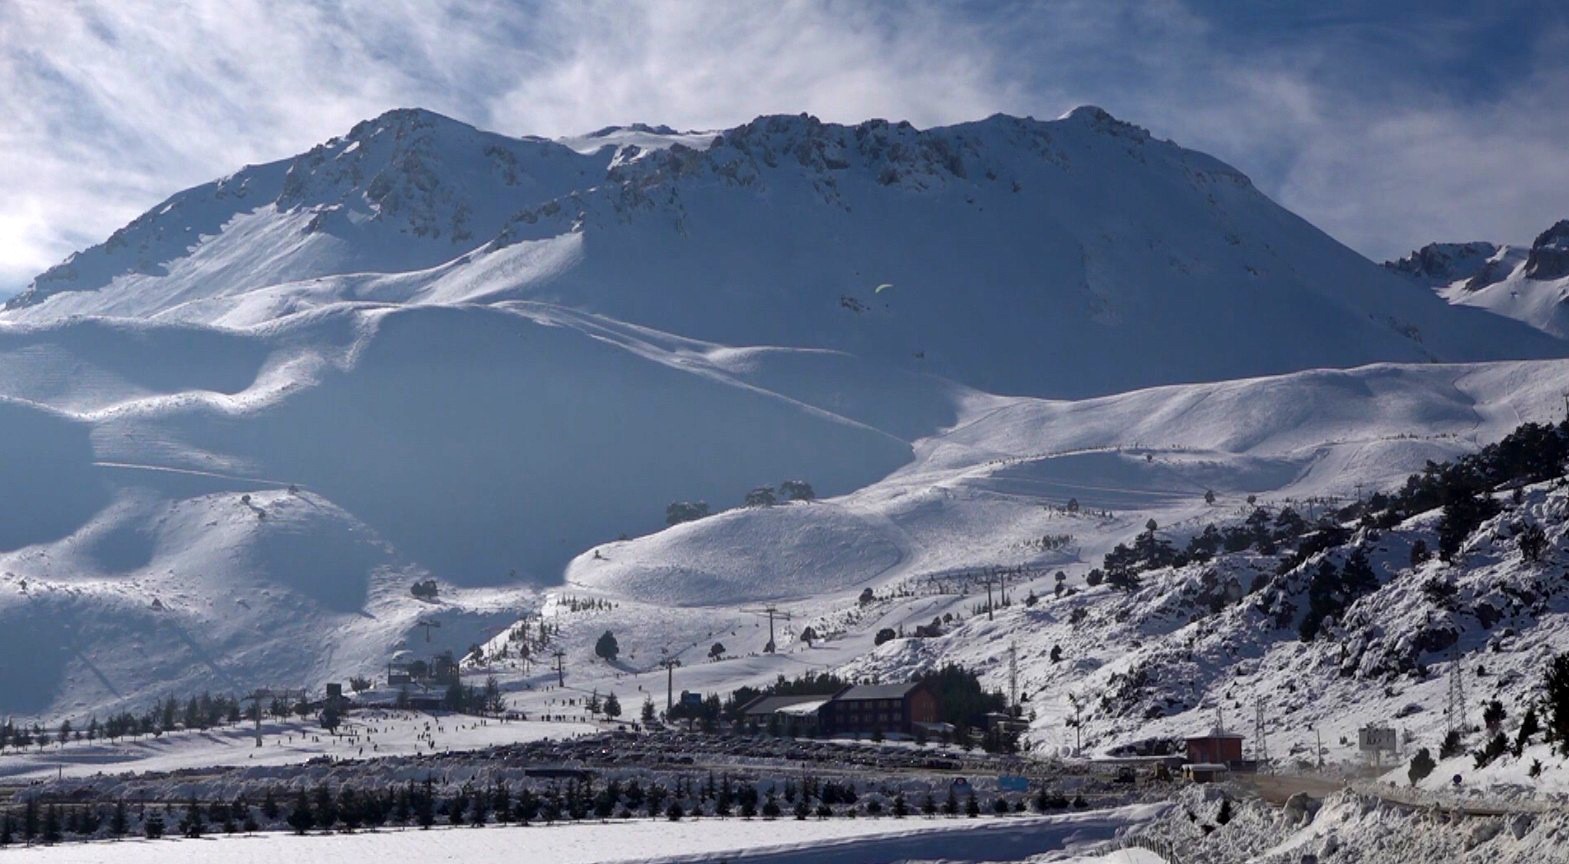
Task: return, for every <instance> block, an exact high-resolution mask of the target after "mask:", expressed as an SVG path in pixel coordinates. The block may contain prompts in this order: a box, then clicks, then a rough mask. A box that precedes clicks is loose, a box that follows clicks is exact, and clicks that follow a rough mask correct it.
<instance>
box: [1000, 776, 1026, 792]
mask: <svg viewBox="0 0 1569 864" xmlns="http://www.w3.org/2000/svg"><path fill="white" fill-rule="evenodd" d="M997 791H998V792H1028V791H1030V778H1028V777H1019V776H1017V775H1013V774H1002V775H1000V776H998V778H997Z"/></svg>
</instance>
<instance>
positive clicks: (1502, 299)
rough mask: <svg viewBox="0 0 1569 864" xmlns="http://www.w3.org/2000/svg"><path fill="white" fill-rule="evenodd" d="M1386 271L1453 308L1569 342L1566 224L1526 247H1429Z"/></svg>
mask: <svg viewBox="0 0 1569 864" xmlns="http://www.w3.org/2000/svg"><path fill="white" fill-rule="evenodd" d="M1384 266H1385V267H1386V268H1388V269H1390V270H1392V271H1394V272H1396V273H1399V274H1401V275H1403V276H1405V277H1406V278H1408V279H1411V280H1413V281H1415V282H1416V283H1417V284H1420V285H1425V286H1427V287H1429V288H1431V289H1433V290H1434V291H1436V292H1438V294H1439V296H1441V297H1443V298H1444V299H1445V300H1448V301H1449V302H1450V303H1453V304H1455V305H1457V306H1468V307H1474V308H1477V309H1486V310H1488V311H1490V312H1493V313H1495V314H1498V315H1501V316H1504V317H1506V318H1513V319H1515V320H1517V321H1522V322H1524V323H1526V324H1530V325H1531V326H1532V327H1535V328H1537V329H1538V330H1541V331H1543V332H1544V333H1548V334H1550V335H1553V336H1557V337H1558V338H1560V339H1569V221H1563V222H1559V223H1557V224H1555V225H1554V226H1553V227H1551V228H1549V229H1547V230H1546V231H1543V232H1542V233H1541V234H1540V235H1538V236H1537V238H1536V241H1535V242H1533V243H1532V244H1531V245H1530V246H1529V247H1525V246H1506V245H1498V244H1495V243H1480V242H1478V243H1432V244H1429V245H1427V246H1424V247H1422V248H1421V249H1418V250H1416V251H1415V252H1412V253H1411V254H1410V255H1408V256H1406V257H1405V258H1401V259H1400V260H1398V261H1390V262H1386V263H1385V264H1384Z"/></svg>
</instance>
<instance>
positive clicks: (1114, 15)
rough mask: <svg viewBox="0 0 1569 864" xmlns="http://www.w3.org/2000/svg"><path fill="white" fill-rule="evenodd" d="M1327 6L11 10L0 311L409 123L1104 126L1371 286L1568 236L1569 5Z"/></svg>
mask: <svg viewBox="0 0 1569 864" xmlns="http://www.w3.org/2000/svg"><path fill="white" fill-rule="evenodd" d="M1467 6H1473V7H1476V8H1472V9H1467V8H1466V7H1467ZM1331 7H1336V4H1334V3H1332V2H1327V0H1320V2H1287V0H1275V2H1269V3H1253V4H1239V3H1235V2H1221V0H1187V2H1181V0H1147V2H1131V3H1122V2H1118V0H1085V2H1078V0H1066V2H1010V0H998V2H957V0H953V2H912V3H904V2H895V0H890V2H875V3H874V2H868V0H852V2H844V3H837V2H827V0H825V2H810V0H803V2H781V3H764V2H761V0H723V2H706V0H683V2H650V3H632V2H631V0H622V2H604V3H595V2H590V0H538V2H508V0H340V2H329V0H186V2H175V0H0V193H3V194H0V293H10V292H12V291H15V290H17V289H18V288H20V287H22V286H23V285H25V284H26V282H27V281H28V280H29V279H30V278H31V277H32V276H33V275H34V274H36V273H37V272H38V271H40V270H42V269H44V268H45V267H47V266H49V265H50V264H52V263H54V262H56V261H58V260H59V259H61V258H62V257H64V256H65V255H66V254H68V253H69V252H71V251H72V250H73V249H76V248H79V247H82V246H85V245H90V244H92V243H95V242H98V241H100V240H102V239H103V238H104V237H105V236H106V235H107V234H108V233H109V232H110V231H112V230H113V229H114V228H116V227H118V226H120V225H122V224H124V223H125V222H127V221H129V220H130V219H131V218H133V217H134V216H136V215H137V214H138V213H140V212H142V211H143V210H145V209H147V208H149V207H151V206H152V205H153V204H156V203H157V202H158V201H160V200H162V199H163V198H164V197H166V196H168V195H169V194H171V193H173V192H176V191H178V190H179V189H182V188H185V187H187V186H190V185H194V184H196V183H200V182H204V181H207V180H210V179H213V178H215V177H218V176H221V175H224V174H227V173H230V172H232V171H233V170H234V169H236V168H238V167H239V166H241V165H243V164H246V163H251V162H259V161H266V160H271V159H277V158H283V157H286V156H290V155H293V154H295V153H297V152H300V151H302V150H305V149H307V148H309V147H310V146H311V145H312V144H314V143H316V142H319V141H322V140H325V139H327V138H330V137H332V136H334V135H337V134H341V133H343V132H345V131H347V130H348V128H349V127H350V126H352V125H353V124H354V122H355V121H357V120H360V119H364V118H366V117H370V116H374V115H375V114H378V113H380V112H381V111H383V110H386V109H388V108H391V107H398V106H415V105H418V106H423V107H426V108H431V109H433V110H436V111H440V112H442V113H445V114H449V115H451V116H454V117H457V118H459V119H462V120H465V121H468V122H470V123H473V124H475V125H478V126H481V127H484V128H488V129H493V130H496V131H500V132H506V133H512V134H540V135H562V134H568V133H574V132H582V131H587V130H590V129H594V128H597V127H600V126H605V125H609V124H613V123H626V122H632V121H644V122H649V123H667V124H670V125H672V126H677V127H682V128H717V127H723V126H727V125H733V124H736V123H739V122H742V121H745V120H747V119H750V118H751V117H753V116H755V115H758V114H764V113H778V112H789V113H795V112H801V111H807V112H811V113H813V114H816V115H818V116H819V117H822V118H824V119H828V120H837V121H858V120H862V119H866V118H869V117H885V118H889V119H907V120H910V121H912V122H914V123H915V124H917V125H919V126H928V125H935V124H942V123H948V122H954V121H959V120H966V119H973V118H977V117H981V116H984V115H987V114H990V113H993V112H996V111H1005V112H1009V113H1014V114H1028V115H1034V116H1036V117H1054V116H1056V115H1058V114H1060V113H1062V112H1063V111H1064V110H1066V109H1068V108H1070V107H1072V106H1074V105H1078V104H1084V103H1093V104H1097V105H1101V106H1103V107H1105V108H1106V109H1108V110H1110V111H1111V112H1112V113H1113V114H1115V115H1117V116H1118V117H1121V118H1123V119H1125V120H1129V121H1132V122H1136V123H1139V124H1141V125H1144V126H1146V127H1149V128H1150V129H1151V130H1152V131H1153V132H1154V133H1155V134H1157V135H1159V136H1161V137H1169V138H1173V139H1175V140H1177V141H1178V142H1180V143H1182V144H1185V145H1187V146H1190V147H1195V148H1198V149H1201V150H1205V151H1208V152H1210V153H1213V154H1215V155H1217V156H1219V157H1221V158H1223V159H1225V160H1227V161H1228V162H1231V163H1232V164H1234V165H1236V166H1237V167H1239V168H1241V169H1242V170H1244V171H1245V172H1247V173H1248V174H1249V175H1250V176H1252V178H1253V179H1254V181H1255V183H1257V185H1258V186H1259V187H1260V188H1262V189H1264V190H1265V191H1266V192H1268V193H1269V194H1271V195H1273V196H1274V197H1275V198H1276V199H1277V200H1279V201H1281V202H1282V203H1284V204H1285V205H1286V206H1288V207H1291V208H1292V209H1294V210H1296V211H1297V212H1298V213H1300V214H1302V215H1303V216H1305V217H1307V218H1308V219H1309V220H1311V221H1313V222H1314V223H1316V224H1318V225H1319V226H1320V227H1322V228H1324V229H1325V230H1327V231H1329V232H1330V233H1331V234H1333V235H1335V236H1336V237H1338V238H1340V239H1341V240H1343V241H1345V242H1346V243H1348V244H1350V245H1351V246H1353V247H1355V248H1356V249H1358V250H1360V251H1362V252H1363V253H1365V254H1367V255H1369V256H1372V257H1375V258H1384V257H1388V256H1391V255H1396V254H1399V253H1401V252H1403V251H1405V250H1407V249H1409V248H1411V247H1412V246H1414V245H1418V244H1420V243H1423V242H1426V241H1428V240H1430V239H1460V240H1464V239H1478V238H1486V239H1498V240H1505V241H1515V242H1520V241H1524V242H1529V241H1530V239H1531V238H1532V237H1533V236H1534V235H1535V234H1536V233H1537V232H1539V231H1541V230H1542V229H1544V228H1546V227H1547V226H1548V225H1549V224H1551V223H1552V222H1553V221H1555V220H1557V219H1559V218H1565V217H1569V158H1565V157H1566V153H1569V147H1566V142H1569V4H1565V3H1563V2H1561V0H1543V2H1511V0H1492V2H1487V3H1482V2H1475V3H1469V4H1464V3H1448V2H1443V0H1422V2H1419V0H1410V2H1407V0H1368V2H1360V3H1356V2H1353V3H1343V4H1338V7H1337V8H1331ZM1239 8H1240V9H1245V10H1247V11H1242V12H1239V11H1237V10H1238V9H1239Z"/></svg>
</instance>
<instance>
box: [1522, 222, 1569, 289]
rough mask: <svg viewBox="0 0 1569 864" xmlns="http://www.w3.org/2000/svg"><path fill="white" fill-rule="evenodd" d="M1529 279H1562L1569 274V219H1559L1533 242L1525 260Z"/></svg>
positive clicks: (1526, 274) (1526, 273)
mask: <svg viewBox="0 0 1569 864" xmlns="http://www.w3.org/2000/svg"><path fill="white" fill-rule="evenodd" d="M1525 276H1526V278H1527V279H1540V280H1544V281H1545V280H1549V279H1562V278H1564V277H1565V276H1569V219H1562V220H1559V222H1558V223H1557V224H1555V225H1554V226H1553V227H1551V228H1549V229H1547V230H1546V231H1543V232H1542V233H1541V234H1540V235H1539V236H1538V237H1537V238H1536V242H1535V243H1532V244H1531V256H1530V257H1529V258H1527V259H1526V261H1525Z"/></svg>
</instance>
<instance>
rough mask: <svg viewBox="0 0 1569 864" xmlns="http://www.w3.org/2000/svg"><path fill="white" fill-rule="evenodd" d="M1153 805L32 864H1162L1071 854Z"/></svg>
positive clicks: (75, 855)
mask: <svg viewBox="0 0 1569 864" xmlns="http://www.w3.org/2000/svg"><path fill="white" fill-rule="evenodd" d="M1163 809H1164V808H1163V807H1160V806H1154V805H1141V806H1135V807H1126V808H1119V809H1116V810H1109V811H1097V812H1092V813H1075V814H1070V815H1062V816H1010V817H1005V818H1000V819H999V818H995V817H984V818H981V819H974V820H971V819H964V818H958V819H948V818H939V819H922V818H908V819H893V818H883V819H870V818H868V819H855V820H850V819H833V820H827V821H817V820H807V821H796V820H794V819H778V820H763V819H745V820H743V819H724V820H720V819H703V820H690V819H688V820H685V821H682V822H674V823H672V822H668V821H663V820H643V819H633V820H626V821H615V822H605V823H580V824H569V825H556V826H551V827H548V828H547V827H541V826H533V827H528V828H517V827H508V828H498V827H495V826H491V827H487V828H480V829H474V828H451V829H434V830H431V831H416V830H409V831H378V832H362V833H358V834H334V835H310V836H306V837H296V836H292V835H289V834H284V833H269V834H258V835H251V836H222V835H217V836H210V837H206V838H203V839H200V840H178V841H176V840H159V841H147V840H125V841H120V842H118V843H83V844H69V845H62V846H56V847H52V848H34V849H30V850H28V856H29V860H36V861H42V862H60V864H65V862H89V861H91V862H98V861H105V860H112V861H115V862H132V864H135V862H142V861H149V862H150V861H156V862H159V864H181V862H187V861H190V862H206V861H215V860H222V861H225V862H233V864H248V862H276V861H297V862H300V864H315V862H339V861H369V860H375V859H381V858H397V859H405V860H415V861H450V862H465V864H468V862H475V864H477V862H482V861H493V860H497V859H499V858H507V857H514V856H517V855H519V854H523V855H525V856H526V857H527V858H528V859H529V860H537V861H550V862H553V864H602V862H603V864H608V862H633V861H637V862H656V861H658V862H676V861H692V862H699V861H701V862H720V861H755V862H768V864H807V862H811V864H865V862H871V861H887V862H894V861H916V860H922V861H930V860H943V861H951V862H956V864H958V862H972V861H973V862H980V861H1024V860H1027V859H1031V858H1033V857H1035V856H1040V855H1044V854H1046V853H1051V852H1058V851H1063V850H1065V849H1066V850H1070V851H1069V853H1068V854H1069V855H1070V857H1068V858H1065V859H1064V858H1053V859H1051V860H1064V861H1072V862H1074V864H1113V862H1115V864H1128V862H1137V864H1161V862H1159V860H1158V859H1156V858H1154V857H1153V856H1150V855H1147V854H1145V853H1132V854H1129V853H1124V852H1118V853H1114V854H1110V855H1107V854H1105V853H1101V852H1095V853H1093V854H1091V855H1090V856H1089V857H1083V856H1080V855H1074V854H1072V853H1071V850H1072V849H1074V848H1080V849H1083V848H1085V847H1089V846H1093V845H1094V844H1096V843H1100V842H1103V841H1106V840H1108V839H1110V838H1111V837H1113V836H1114V835H1115V833H1116V832H1117V831H1118V830H1125V829H1127V828H1129V827H1130V826H1137V825H1140V824H1142V823H1145V822H1148V821H1149V820H1151V819H1153V818H1156V817H1157V816H1158V815H1159V814H1160V812H1161V811H1162V810H1163Z"/></svg>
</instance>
